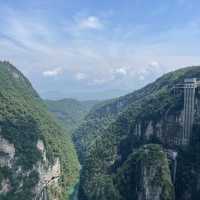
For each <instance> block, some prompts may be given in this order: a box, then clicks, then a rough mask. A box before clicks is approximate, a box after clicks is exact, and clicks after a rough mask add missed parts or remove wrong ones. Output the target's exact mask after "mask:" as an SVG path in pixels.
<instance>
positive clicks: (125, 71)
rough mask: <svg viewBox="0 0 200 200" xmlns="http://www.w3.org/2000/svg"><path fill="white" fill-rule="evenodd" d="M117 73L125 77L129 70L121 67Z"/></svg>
mask: <svg viewBox="0 0 200 200" xmlns="http://www.w3.org/2000/svg"><path fill="white" fill-rule="evenodd" d="M115 73H116V74H120V75H123V76H125V75H127V70H126V69H125V68H122V67H121V68H118V69H116V70H115Z"/></svg>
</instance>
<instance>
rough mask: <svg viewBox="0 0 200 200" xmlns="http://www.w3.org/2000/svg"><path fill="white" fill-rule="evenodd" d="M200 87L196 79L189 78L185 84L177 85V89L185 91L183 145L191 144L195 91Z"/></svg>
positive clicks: (199, 82)
mask: <svg viewBox="0 0 200 200" xmlns="http://www.w3.org/2000/svg"><path fill="white" fill-rule="evenodd" d="M199 85H200V81H197V79H196V78H187V79H185V80H184V84H177V85H176V86H175V88H180V89H183V90H184V113H183V132H182V136H181V144H182V145H187V144H189V142H190V138H191V131H192V126H193V123H194V108H195V91H196V88H197V87H198V86H199Z"/></svg>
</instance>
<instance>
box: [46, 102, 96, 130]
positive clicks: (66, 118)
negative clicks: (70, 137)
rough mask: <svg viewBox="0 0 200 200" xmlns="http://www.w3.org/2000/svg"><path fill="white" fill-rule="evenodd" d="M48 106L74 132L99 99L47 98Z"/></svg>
mask: <svg viewBox="0 0 200 200" xmlns="http://www.w3.org/2000/svg"><path fill="white" fill-rule="evenodd" d="M45 102H46V104H47V107H48V109H49V111H50V112H52V113H53V114H54V115H55V116H56V117H57V118H58V120H59V121H60V122H61V123H62V125H63V126H64V127H65V128H67V130H68V131H69V132H70V133H72V132H73V131H74V130H75V129H76V128H77V127H78V126H79V125H80V124H81V122H82V120H83V119H84V117H85V116H86V115H87V114H88V112H89V111H90V110H91V109H92V107H93V106H94V105H95V104H97V103H99V102H98V101H94V100H91V101H78V100H75V99H61V100H46V101H45Z"/></svg>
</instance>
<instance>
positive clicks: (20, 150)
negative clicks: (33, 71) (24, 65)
mask: <svg viewBox="0 0 200 200" xmlns="http://www.w3.org/2000/svg"><path fill="white" fill-rule="evenodd" d="M0 127H1V131H0V135H2V136H3V138H5V139H7V140H8V141H9V142H10V143H12V144H14V146H15V149H16V154H15V163H14V167H12V168H8V167H4V168H2V167H1V168H0V179H1V180H3V178H6V177H9V179H10V180H11V188H12V189H11V191H10V192H9V193H6V194H5V195H3V194H2V195H1V196H0V199H5V200H7V199H9V200H18V199H20V200H29V199H33V197H34V195H35V194H34V193H33V191H32V189H33V187H34V186H35V185H36V184H37V182H38V172H37V170H35V169H34V168H33V166H34V165H35V164H36V163H37V161H39V160H40V159H41V153H40V152H39V151H38V149H37V147H36V143H37V141H38V139H42V140H43V141H44V143H45V148H46V151H47V157H48V159H49V160H50V161H51V162H52V161H53V160H54V158H55V157H59V159H60V161H61V173H62V176H61V178H60V188H61V192H59V191H57V192H56V191H54V192H55V194H54V195H56V196H57V198H58V199H60V200H61V199H65V200H66V199H67V197H68V195H69V194H68V191H69V190H70V188H71V187H72V186H73V185H74V183H75V181H76V179H77V177H78V171H79V169H78V168H79V167H78V166H79V164H78V160H77V157H76V153H75V150H74V147H73V145H72V143H71V141H70V139H69V138H68V137H67V134H66V133H65V131H64V130H63V129H62V128H60V126H59V125H58V124H57V123H56V121H55V120H54V118H53V117H52V116H51V114H49V113H48V111H47V109H46V106H45V104H44V103H43V102H42V101H41V99H40V98H39V96H38V94H37V93H36V92H35V90H34V89H33V88H32V86H31V84H30V82H29V81H28V80H27V79H26V78H25V77H24V76H23V75H22V74H21V73H20V72H19V71H18V70H17V69H16V68H15V67H14V66H12V65H11V64H9V63H7V62H0ZM19 168H21V169H22V171H21V173H18V174H17V173H16V170H17V169H19ZM27 172H29V173H27ZM21 182H23V184H22V185H21V184H20V183H21Z"/></svg>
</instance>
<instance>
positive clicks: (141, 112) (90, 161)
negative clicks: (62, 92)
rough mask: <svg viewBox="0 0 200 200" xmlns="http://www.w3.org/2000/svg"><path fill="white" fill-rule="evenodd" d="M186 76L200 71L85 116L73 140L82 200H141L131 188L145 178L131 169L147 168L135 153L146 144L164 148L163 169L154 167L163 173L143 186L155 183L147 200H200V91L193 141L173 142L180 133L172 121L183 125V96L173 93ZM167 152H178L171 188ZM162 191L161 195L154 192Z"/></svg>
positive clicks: (171, 76) (199, 71)
mask: <svg viewBox="0 0 200 200" xmlns="http://www.w3.org/2000/svg"><path fill="white" fill-rule="evenodd" d="M190 77H191V78H192V77H197V78H199V77H200V67H187V68H183V69H180V70H177V71H175V72H171V73H168V74H166V75H164V76H162V77H161V78H159V79H157V80H156V81H155V82H154V83H151V84H149V85H147V86H146V87H144V88H142V89H140V90H138V91H135V92H133V93H131V94H129V95H127V96H124V97H120V98H117V99H114V100H112V101H109V102H106V103H105V104H103V105H101V106H99V107H97V108H96V109H94V110H93V112H91V113H89V115H88V116H87V117H86V118H85V121H84V122H83V123H82V125H81V126H80V127H79V129H78V130H77V131H76V133H75V136H74V141H75V144H76V146H77V149H78V153H79V157H80V160H81V162H82V164H83V169H82V174H81V183H80V193H79V197H80V200H85V199H87V200H98V199H99V200H100V199H123V200H126V199H131V197H133V196H134V195H135V199H141V196H140V195H144V193H145V190H142V191H140V189H141V186H140V184H141V183H140V182H138V185H134V184H136V183H137V180H138V178H137V177H135V176H136V175H137V174H140V179H142V178H144V177H143V176H144V174H143V175H141V174H142V172H141V171H140V172H139V171H138V173H137V174H135V173H136V171H134V170H133V169H134V168H135V167H136V166H141V167H144V168H145V167H147V169H148V165H149V163H148V162H143V161H142V160H143V159H142V157H140V156H142V153H137V152H138V149H139V148H142V149H144V148H145V145H146V144H159V145H160V147H155V149H159V148H161V149H162V148H164V151H163V153H162V155H163V156H164V157H163V159H162V160H159V161H160V162H161V164H160V165H161V166H162V165H163V167H164V169H161V168H159V167H158V166H157V167H158V170H161V171H160V172H159V173H161V174H158V175H156V176H158V177H160V178H155V179H154V176H155V174H154V173H153V171H152V172H150V175H149V176H150V177H148V176H147V177H146V179H145V181H147V182H148V180H149V179H150V180H151V179H152V181H153V182H152V184H153V183H155V185H154V186H155V187H150V185H151V184H150V185H149V186H148V185H147V188H146V189H147V190H149V191H150V194H149V195H150V196H149V199H157V198H158V199H163V200H164V199H169V200H170V199H174V195H175V196H176V199H180V200H182V199H188V200H197V199H198V198H199V195H200V188H199V187H198V180H199V178H198V177H199V175H200V173H199V167H200V165H199V157H200V151H199V137H198V135H199V134H198V133H199V130H200V129H199V125H198V124H199V121H198V120H199V110H198V109H197V108H198V105H199V103H198V101H199V98H198V96H199V94H198V92H197V94H196V97H197V101H196V107H195V109H196V111H195V121H196V124H197V125H195V126H194V129H193V132H192V136H193V137H192V138H193V140H192V141H191V144H190V145H189V146H187V147H181V146H179V145H176V143H175V142H174V141H175V140H177V139H179V138H178V137H180V133H181V122H179V121H177V122H176V119H177V118H178V119H179V120H181V119H180V118H181V113H182V110H183V96H182V92H179V93H178V94H177V95H175V94H174V89H173V88H174V86H175V85H176V84H178V83H183V82H184V79H185V78H190ZM138 127H140V131H139V132H137V131H136V130H137V129H138ZM137 134H140V135H139V136H138V135H137ZM194 138H195V139H194ZM172 140H173V141H172ZM173 142H174V143H173ZM168 149H171V150H173V151H175V152H177V153H178V157H177V160H178V161H177V162H178V167H177V174H176V181H175V183H174V184H173V185H172V177H171V175H170V174H171V173H173V169H172V168H171V172H169V170H168V169H169V168H170V167H171V163H170V161H168V160H166V159H165V158H166V156H167V151H168ZM146 151H149V150H146ZM158 151H160V150H158ZM139 152H140V151H139ZM132 155H134V156H132ZM136 155H137V156H136ZM155 155H156V154H155ZM135 156H136V157H135ZM152 156H153V157H152ZM138 158H139V160H138V161H137V159H138ZM135 159H136V160H135ZM140 159H141V161H140ZM147 159H150V161H151V160H152V161H154V159H155V158H154V154H149V157H147ZM156 159H158V158H156ZM159 161H158V163H159ZM137 162H138V164H137ZM141 162H142V164H141ZM150 164H151V162H150ZM152 165H154V163H152ZM150 167H151V165H150ZM126 169H127V170H126ZM129 169H131V170H129ZM164 171H165V173H164ZM151 173H152V177H151ZM130 177H132V178H133V180H131V179H130ZM162 177H163V178H162ZM189 177H192V179H191V178H189ZM156 181H157V182H156ZM160 186H162V187H163V188H162V187H160ZM129 187H131V188H132V189H129ZM148 187H149V188H148ZM133 188H136V189H135V190H134V189H133ZM143 189H144V188H143ZM160 190H161V191H162V192H160V193H157V192H156V191H160ZM139 191H140V192H139ZM151 191H155V193H153V192H152V195H151ZM174 191H175V194H174ZM156 195H158V196H156ZM185 197H186V198H185ZM146 198H147V197H146ZM142 199H145V197H144V198H142Z"/></svg>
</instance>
